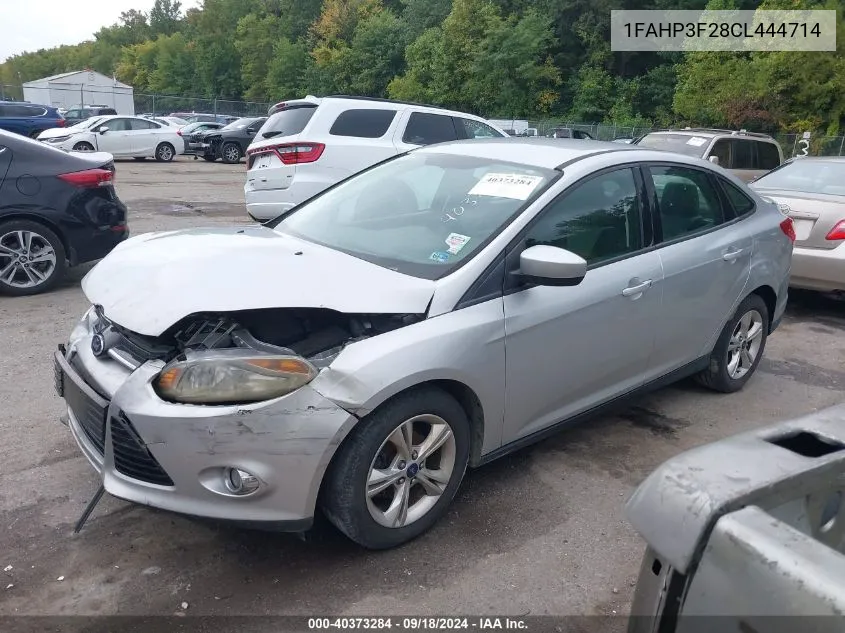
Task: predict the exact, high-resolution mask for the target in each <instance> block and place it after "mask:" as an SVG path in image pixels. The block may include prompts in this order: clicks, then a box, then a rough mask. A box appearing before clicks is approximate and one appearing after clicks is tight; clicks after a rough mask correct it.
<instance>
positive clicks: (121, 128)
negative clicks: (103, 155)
mask: <svg viewBox="0 0 845 633" xmlns="http://www.w3.org/2000/svg"><path fill="white" fill-rule="evenodd" d="M103 126H106V127H107V128H109V129H108V131H107V132H105V133H104V134H101V133H100V132H99V131H98V130H99V129H100V128H101V127H103ZM131 129H132V126H131V123H130V121H129V119H109V120H108V121H103V122H102V123H99V124H97V125H96V126H95V127H94V130H95V133H96V134H97V149H98V150H100V151H101V152H108V153H110V154H114V155H115V156H129V155H130V154H131V153H132V137H131Z"/></svg>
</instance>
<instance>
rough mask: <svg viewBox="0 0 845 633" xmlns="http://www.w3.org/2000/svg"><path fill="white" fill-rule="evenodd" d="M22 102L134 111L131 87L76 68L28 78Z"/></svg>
mask: <svg viewBox="0 0 845 633" xmlns="http://www.w3.org/2000/svg"><path fill="white" fill-rule="evenodd" d="M23 98H24V101H29V102H30V103H38V104H41V105H51V106H54V107H57V108H66V109H70V108H72V107H79V106H80V105H99V106H106V107H109V108H114V109H115V110H117V112H118V114H135V101H134V96H133V90H132V86H127V85H126V84H124V83H121V82H119V81H118V80H117V79H115V78H114V77H108V76H106V75H104V74H102V73H98V72H96V71H94V70H77V71H74V72H69V73H61V74H59V75H53V76H52V77H44V78H43V79H36V80H34V81H28V82H26V83H25V84H24V85H23Z"/></svg>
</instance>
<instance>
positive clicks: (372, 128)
mask: <svg viewBox="0 0 845 633" xmlns="http://www.w3.org/2000/svg"><path fill="white" fill-rule="evenodd" d="M395 117H396V110H346V111H345V112H341V113H340V115H339V116H338V117H337V119H335V122H334V123H333V124H332V127H331V129H330V130H329V134H331V135H332V136H355V137H357V138H380V137H382V136H384V135H385V134H386V133H387V129H388V128H389V127H390V124H391V123H393V119H394V118H395Z"/></svg>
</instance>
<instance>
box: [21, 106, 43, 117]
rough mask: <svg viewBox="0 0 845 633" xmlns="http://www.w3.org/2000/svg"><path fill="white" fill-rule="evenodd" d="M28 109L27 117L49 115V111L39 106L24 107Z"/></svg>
mask: <svg viewBox="0 0 845 633" xmlns="http://www.w3.org/2000/svg"><path fill="white" fill-rule="evenodd" d="M24 108H26V116H44V115H45V114H47V110H46V109H45V108H40V107H38V106H24Z"/></svg>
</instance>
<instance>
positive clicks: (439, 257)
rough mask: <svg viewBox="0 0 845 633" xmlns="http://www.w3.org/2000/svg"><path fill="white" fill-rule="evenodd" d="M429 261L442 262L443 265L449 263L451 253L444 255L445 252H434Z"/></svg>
mask: <svg viewBox="0 0 845 633" xmlns="http://www.w3.org/2000/svg"><path fill="white" fill-rule="evenodd" d="M429 259H430V260H431V261H433V262H440V263H441V264H442V263H444V262H446V261H448V259H449V253H444V252H443V251H434V252H433V253H432V254H431V256H430V257H429Z"/></svg>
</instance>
